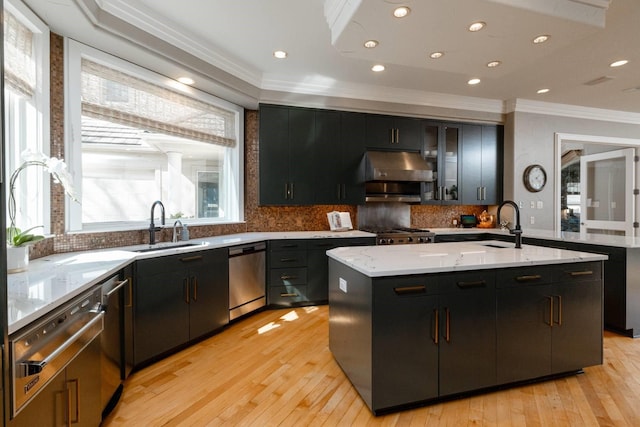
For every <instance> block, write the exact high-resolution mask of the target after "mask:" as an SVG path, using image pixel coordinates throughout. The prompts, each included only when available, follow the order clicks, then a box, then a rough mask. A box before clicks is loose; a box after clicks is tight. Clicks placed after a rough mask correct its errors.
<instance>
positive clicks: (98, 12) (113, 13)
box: [78, 0, 262, 87]
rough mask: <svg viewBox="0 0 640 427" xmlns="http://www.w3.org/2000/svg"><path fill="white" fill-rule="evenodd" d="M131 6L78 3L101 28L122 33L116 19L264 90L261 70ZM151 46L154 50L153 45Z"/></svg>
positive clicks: (100, 0)
mask: <svg viewBox="0 0 640 427" xmlns="http://www.w3.org/2000/svg"><path fill="white" fill-rule="evenodd" d="M130 3H131V2H130V1H127V0H78V4H80V6H81V7H82V9H83V10H84V11H85V13H86V14H87V15H88V17H89V19H90V20H91V21H92V22H93V23H94V25H96V26H98V27H101V28H103V29H106V30H107V31H110V32H115V33H118V34H121V31H119V29H118V28H117V27H116V25H115V24H114V18H116V19H117V20H120V21H123V22H126V23H127V24H131V25H134V26H136V27H138V28H139V29H140V30H142V31H144V32H146V33H148V34H151V35H152V36H155V37H157V38H158V39H160V40H163V41H165V42H167V43H169V44H171V45H173V46H175V47H177V48H179V49H181V50H183V51H185V52H187V53H189V54H191V55H193V56H195V57H197V58H200V59H202V60H203V61H206V62H208V63H210V64H216V67H218V68H220V69H221V70H224V71H225V72H227V73H229V74H231V75H234V76H236V77H237V78H239V79H242V80H244V81H245V82H247V83H249V84H252V85H254V86H256V87H260V83H261V78H262V74H261V73H260V72H259V71H257V70H254V69H251V67H250V66H249V65H248V64H244V63H240V62H236V61H232V60H231V59H230V57H231V56H230V55H226V56H225V55H224V54H221V53H219V52H217V51H215V50H214V49H212V48H211V47H210V44H209V43H206V42H204V41H203V40H202V39H201V38H199V37H197V36H196V35H194V34H192V33H190V32H189V31H188V30H187V29H186V28H183V27H176V26H170V25H168V24H167V23H166V22H165V21H164V20H163V19H161V18H160V17H157V16H155V15H154V14H153V13H152V12H151V11H149V10H145V9H143V7H142V6H141V5H140V4H136V5H135V6H134V5H132V4H130ZM125 36H126V35H125ZM136 43H139V44H141V45H145V41H143V40H136ZM148 47H150V48H152V49H153V47H152V46H148Z"/></svg>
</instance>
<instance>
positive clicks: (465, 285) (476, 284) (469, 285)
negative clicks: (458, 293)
mask: <svg viewBox="0 0 640 427" xmlns="http://www.w3.org/2000/svg"><path fill="white" fill-rule="evenodd" d="M456 285H458V287H459V288H462V289H468V288H484V287H485V286H487V281H486V280H476V281H474V282H457V283H456Z"/></svg>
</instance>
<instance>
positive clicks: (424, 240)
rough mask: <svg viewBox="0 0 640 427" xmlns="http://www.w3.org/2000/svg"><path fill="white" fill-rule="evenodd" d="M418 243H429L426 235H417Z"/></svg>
mask: <svg viewBox="0 0 640 427" xmlns="http://www.w3.org/2000/svg"><path fill="white" fill-rule="evenodd" d="M418 243H429V238H428V237H418Z"/></svg>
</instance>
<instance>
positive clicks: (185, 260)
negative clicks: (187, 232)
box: [180, 255, 202, 262]
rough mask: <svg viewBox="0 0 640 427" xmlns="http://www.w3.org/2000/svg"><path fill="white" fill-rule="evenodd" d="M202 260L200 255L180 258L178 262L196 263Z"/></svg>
mask: <svg viewBox="0 0 640 427" xmlns="http://www.w3.org/2000/svg"><path fill="white" fill-rule="evenodd" d="M200 259H202V255H194V256H187V257H184V258H180V261H182V262H191V261H198V260H200Z"/></svg>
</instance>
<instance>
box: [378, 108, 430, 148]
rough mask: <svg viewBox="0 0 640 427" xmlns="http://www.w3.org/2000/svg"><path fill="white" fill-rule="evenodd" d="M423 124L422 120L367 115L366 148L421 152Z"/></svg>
mask: <svg viewBox="0 0 640 427" xmlns="http://www.w3.org/2000/svg"><path fill="white" fill-rule="evenodd" d="M421 124H422V121H421V120H420V119H413V118H409V117H394V116H382V115H376V114H367V123H366V125H367V130H366V138H367V139H366V147H367V148H373V149H387V150H405V151H420V149H421V148H422V132H421V129H422V126H421Z"/></svg>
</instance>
